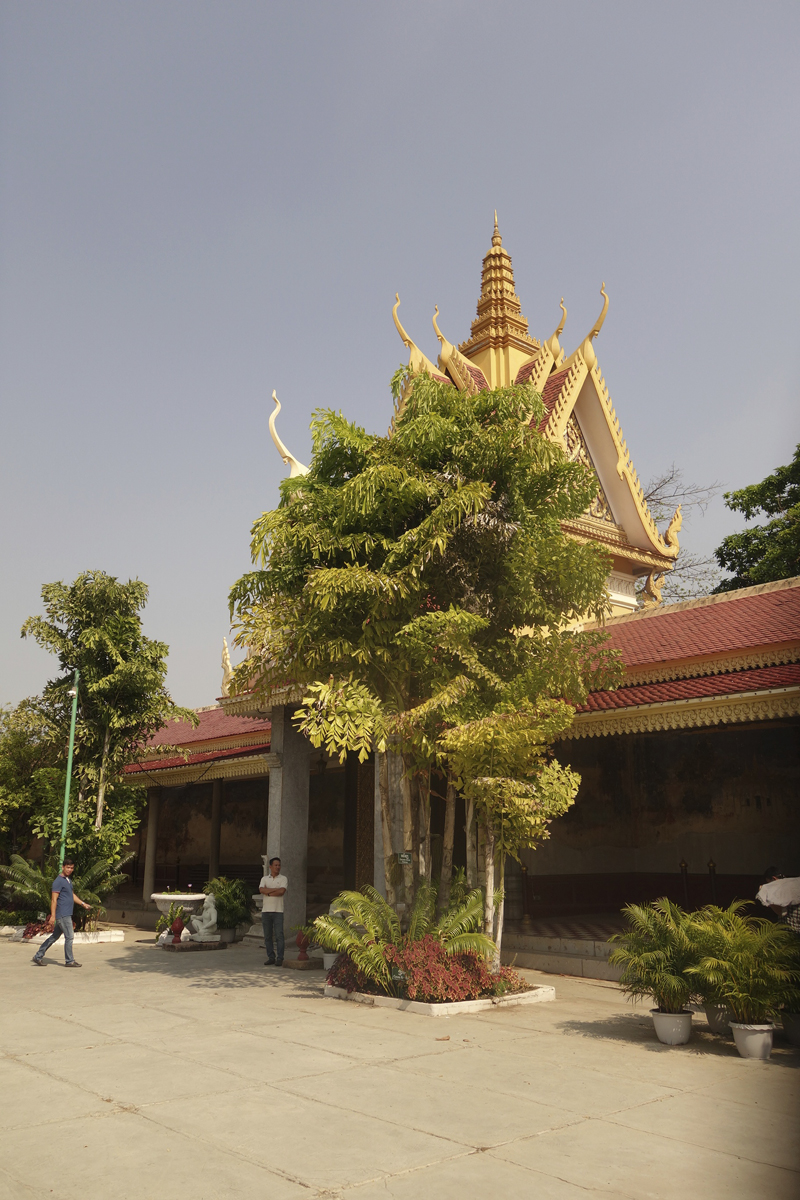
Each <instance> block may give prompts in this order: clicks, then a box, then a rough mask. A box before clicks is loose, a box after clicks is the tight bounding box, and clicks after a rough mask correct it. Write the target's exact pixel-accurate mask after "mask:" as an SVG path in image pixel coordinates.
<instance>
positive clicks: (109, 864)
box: [0, 854, 130, 912]
mask: <svg viewBox="0 0 800 1200" xmlns="http://www.w3.org/2000/svg"><path fill="white" fill-rule="evenodd" d="M129 858H130V856H128V858H124V859H120V860H119V861H117V862H114V861H113V860H112V859H109V858H97V859H95V860H94V861H93V862H90V863H89V864H88V865H87V866H86V867H84V868H83V869H82V870H81V873H80V875H78V874H77V873H76V874H74V875H73V876H72V886H73V887H74V889H75V891H76V892H77V893H78V895H79V896H80V898H81V900H85V901H86V903H87V904H91V906H92V908H100V907H101V905H102V902H103V900H105V898H106V896H110V895H111V893H112V892H115V891H116V890H117V888H119V887H120V886H121V885H122V884H123V883H125V881H126V880H127V878H128V876H127V875H123V874H121V873H120V872H119V870H118V868H119V867H121V866H124V865H125V863H126V862H127V861H128V859H129ZM57 874H58V862H57V860H55V859H48V860H47V861H46V862H45V863H44V864H43V865H41V866H39V865H37V864H36V863H34V862H32V861H30V860H29V859H25V858H23V857H22V855H20V854H12V855H11V862H10V863H9V864H8V865H7V866H4V865H0V878H3V879H4V880H5V883H4V884H3V891H4V893H5V894H6V895H7V896H8V897H10V898H11V899H12V900H14V901H15V902H17V903H18V904H20V905H21V906H22V907H24V908H35V909H36V910H37V911H39V912H49V911H50V895H51V890H52V885H53V880H54V879H55V877H56V875H57Z"/></svg>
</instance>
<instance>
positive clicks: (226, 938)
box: [219, 929, 236, 942]
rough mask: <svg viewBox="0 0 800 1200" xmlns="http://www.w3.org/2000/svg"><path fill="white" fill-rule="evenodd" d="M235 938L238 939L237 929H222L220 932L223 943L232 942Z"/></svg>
mask: <svg viewBox="0 0 800 1200" xmlns="http://www.w3.org/2000/svg"><path fill="white" fill-rule="evenodd" d="M235 937H236V930H235V929H220V930H219V940H220V941H221V942H232V941H233V940H234V938H235Z"/></svg>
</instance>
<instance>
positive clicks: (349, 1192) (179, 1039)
mask: <svg viewBox="0 0 800 1200" xmlns="http://www.w3.org/2000/svg"><path fill="white" fill-rule="evenodd" d="M145 936H146V935H145V934H144V933H142V932H137V931H131V930H128V931H127V932H126V941H125V943H124V945H119V944H108V945H99V946H86V947H80V948H78V947H77V946H76V953H77V957H78V958H79V960H80V961H82V962H83V964H84V966H83V969H82V970H81V971H71V972H70V973H69V974H68V975H65V974H64V970H63V950H59V948H58V947H55V948H54V951H51V952H50V955H49V956H48V957H49V960H50V961H49V965H48V966H47V968H46V969H38V970H37V969H36V968H35V967H33V966H31V962H30V959H31V949H30V947H28V946H23V945H19V944H17V945H13V944H9V943H8V942H4V943H2V944H0V981H1V982H0V1003H1V1004H2V1009H1V1010H0V1011H2V1044H1V1045H0V1050H2V1060H0V1070H1V1071H2V1080H1V1082H0V1121H1V1122H2V1132H3V1150H2V1156H0V1197H2V1198H3V1200H6V1198H8V1197H13V1198H14V1200H18V1198H19V1200H22V1198H23V1197H24V1198H30V1200H33V1198H38V1197H49V1196H59V1197H61V1198H64V1200H71V1198H72V1197H75V1198H76V1200H77V1198H80V1200H106V1198H109V1200H110V1198H112V1197H113V1200H151V1198H152V1200H173V1198H174V1200H177V1198H179V1197H180V1198H181V1200H189V1198H191V1200H228V1198H229V1197H230V1198H233V1197H236V1198H237V1200H251V1198H252V1200H256V1198H258V1200H265V1198H268V1200H283V1198H284V1197H286V1198H287V1200H292V1198H294V1197H297V1198H298V1200H299V1198H301V1197H303V1198H308V1197H315V1196H326V1197H342V1198H345V1197H346V1198H347V1200H377V1198H378V1197H382V1198H387V1197H396V1198H397V1200H411V1198H412V1197H436V1198H441V1200H450V1198H451V1197H452V1198H456V1197H458V1198H459V1200H461V1198H463V1197H464V1196H472V1195H474V1196H481V1197H486V1198H487V1200H494V1197H503V1198H504V1200H523V1198H524V1200H531V1198H532V1197H535V1198H536V1200H550V1198H552V1200H579V1198H582V1200H587V1197H593V1196H598V1197H599V1196H602V1197H606V1198H608V1197H630V1198H635V1200H645V1198H646V1200H673V1198H675V1200H677V1198H680V1200H685V1197H687V1196H698V1197H703V1200H736V1198H739V1197H741V1198H743V1200H745V1198H746V1200H750V1198H755V1197H758V1198H759V1200H760V1198H762V1197H767V1196H768V1197H769V1198H770V1200H796V1198H797V1196H798V1195H799V1194H800V1138H798V1112H799V1111H800V1106H798V1093H800V1071H798V1068H799V1067H800V1050H796V1049H793V1048H792V1047H790V1046H789V1045H788V1043H787V1042H785V1041H784V1040H783V1039H782V1038H779V1039H777V1040H776V1051H775V1053H774V1056H773V1059H772V1061H771V1062H769V1063H753V1062H745V1061H743V1060H742V1059H740V1058H739V1057H738V1055H737V1053H736V1050H735V1048H734V1046H733V1044H732V1042H730V1041H728V1042H725V1041H722V1040H720V1039H718V1038H714V1037H712V1036H711V1035H710V1034H709V1033H707V1032H706V1031H705V1020H704V1018H703V1017H700V1018H698V1019H697V1020H696V1025H697V1027H698V1028H697V1029H696V1031H695V1033H694V1035H693V1039H692V1042H691V1043H690V1044H689V1045H688V1046H685V1047H679V1048H667V1047H663V1046H660V1045H659V1044H658V1042H656V1040H655V1037H654V1034H653V1030H652V1024H651V1021H650V1018H649V1016H648V1015H647V1012H646V1010H645V1009H644V1007H641V1008H638V1009H632V1008H631V1006H630V1005H626V1003H625V1002H624V1001H623V999H622V997H621V996H620V994H619V992H618V990H617V988H616V986H615V985H614V984H612V983H602V982H593V981H588V980H582V979H572V978H567V977H562V976H549V975H542V974H538V973H536V972H532V971H531V972H526V974H527V975H529V977H530V978H531V980H535V981H539V982H548V983H552V984H554V985H555V987H556V992H557V999H556V1001H555V1002H554V1003H550V1004H542V1005H532V1006H529V1007H524V1008H517V1009H513V1008H512V1009H505V1010H498V1011H496V1012H489V1013H482V1014H476V1015H473V1016H468V1017H465V1016H461V1017H452V1018H447V1019H445V1018H438V1019H431V1018H425V1017H420V1016H413V1015H411V1014H408V1013H402V1012H394V1011H389V1010H386V1009H378V1008H369V1007H363V1006H361V1005H357V1004H352V1003H342V1002H337V1001H332V1000H323V999H322V996H321V985H322V972H321V971H320V972H309V973H305V974H301V973H299V972H293V971H289V970H275V969H271V970H270V969H267V968H265V967H264V966H263V965H262V964H263V957H264V956H263V952H261V951H259V949H258V947H257V946H254V945H250V944H242V945H238V946H235V947H231V948H229V949H228V950H226V951H223V952H220V953H216V954H214V953H211V954H208V953H207V954H198V955H183V956H182V955H172V954H167V953H164V952H163V951H161V950H157V949H156V948H154V946H153V945H152V944H145V943H142V942H138V941H137V940H136V939H137V938H144V937H145Z"/></svg>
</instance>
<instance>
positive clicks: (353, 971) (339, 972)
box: [328, 954, 379, 996]
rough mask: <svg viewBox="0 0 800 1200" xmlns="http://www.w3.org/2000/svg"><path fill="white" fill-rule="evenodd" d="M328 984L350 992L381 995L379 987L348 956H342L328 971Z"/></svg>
mask: <svg viewBox="0 0 800 1200" xmlns="http://www.w3.org/2000/svg"><path fill="white" fill-rule="evenodd" d="M328 983H329V984H330V986H331V987H340V988H345V990H346V991H348V992H366V993H367V994H368V995H370V996H377V995H378V994H379V988H378V987H377V985H376V984H375V983H373V981H372V980H371V979H370V978H369V977H368V976H367V975H365V974H364V972H363V971H361V970H359V968H358V967H357V966H356V964H355V963H354V962H353V960H352V959H351V958H350V957H349V956H348V955H347V954H340V955H339V957H338V958H337V959H336V962H335V963H334V964H333V966H332V967H331V969H330V971H328Z"/></svg>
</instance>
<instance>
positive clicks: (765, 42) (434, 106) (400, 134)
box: [0, 0, 800, 705]
mask: <svg viewBox="0 0 800 1200" xmlns="http://www.w3.org/2000/svg"><path fill="white" fill-rule="evenodd" d="M0 12H1V13H2V28H0V36H1V42H2V49H1V50H0V53H1V54H2V63H0V79H1V82H0V108H1V109H2V115H1V117H0V121H1V125H0V137H1V138H2V144H1V146H0V150H1V151H2V161H3V164H4V169H3V173H2V191H1V192H0V206H1V207H0V228H1V230H2V262H1V263H0V266H1V268H2V293H1V299H2V313H1V314H0V316H1V320H2V379H1V381H0V382H1V384H2V408H3V420H2V460H1V463H0V469H1V470H2V491H3V508H2V549H1V551H0V554H1V556H2V557H1V558H0V561H1V562H2V590H1V591H0V702H3V701H5V702H15V701H17V700H19V699H20V698H21V697H22V696H24V695H28V694H31V693H33V692H35V691H38V690H39V688H40V687H41V686H42V684H43V683H44V682H45V680H46V679H47V677H48V675H49V674H50V673H52V661H51V660H50V659H49V658H48V656H46V655H45V654H43V653H42V652H40V651H39V650H38V649H37V647H35V646H34V645H32V644H31V643H29V642H27V641H21V640H20V638H19V627H20V625H21V624H22V621H23V620H24V618H25V617H26V616H28V615H29V614H31V613H34V612H38V611H40V600H39V589H40V587H41V585H42V583H45V582H48V581H52V580H56V579H64V580H70V579H72V578H74V577H75V575H77V574H78V573H79V572H80V571H81V570H86V569H89V568H92V569H97V568H100V569H103V570H106V571H108V572H111V573H113V574H116V575H119V576H122V577H124V578H128V577H129V576H138V577H139V578H141V579H143V580H145V581H146V582H147V583H148V584H149V585H150V603H149V605H148V608H147V611H146V628H147V631H148V633H150V634H151V636H155V637H159V638H163V639H164V640H166V641H167V642H168V643H169V644H170V646H171V653H170V673H169V683H170V685H171V688H172V691H173V694H174V696H175V698H176V700H178V701H180V702H182V703H186V704H196V705H199V704H207V703H211V702H213V699H214V697H215V696H216V695H217V694H218V690H219V682H220V669H219V658H220V648H221V641H222V636H223V634H225V633H226V632H227V629H228V616H227V604H226V597H227V593H228V589H229V586H230V584H231V583H232V582H233V580H234V579H235V578H236V577H237V576H238V575H239V574H240V573H241V572H242V571H243V570H245V569H246V568H247V566H248V562H249V559H248V543H249V529H250V525H251V523H252V521H253V519H254V518H255V516H256V515H257V514H258V513H260V512H261V511H262V510H263V509H266V508H271V507H273V506H274V504H275V502H276V500H277V496H278V491H277V485H278V481H279V479H280V478H281V476H282V473H283V471H284V467H283V464H282V463H281V461H280V459H279V458H278V457H277V455H276V453H275V450H274V448H273V446H272V443H271V441H270V439H269V434H268V429H267V419H268V416H269V412H270V408H271V403H270V401H269V397H270V393H271V392H272V389H273V387H275V388H277V390H278V394H279V396H280V397H281V401H282V403H283V406H284V411H283V413H282V414H281V418H280V423H279V428H280V430H281V432H282V435H283V437H284V440H285V441H286V443H287V444H288V445H289V447H290V448H291V449H292V451H293V452H294V453H295V454H296V455H297V456H298V457H299V458H300V459H307V457H308V455H309V444H310V438H309V433H308V423H309V419H310V415H311V413H312V411H313V410H314V409H315V408H316V407H317V406H320V405H332V406H335V407H337V408H338V407H341V408H342V409H343V410H344V412H345V413H346V414H347V415H348V416H350V417H353V418H355V419H357V420H359V421H361V422H363V423H364V424H365V425H366V426H367V428H369V429H373V430H379V431H384V430H385V428H386V426H387V424H388V420H389V416H390V400H389V395H388V379H389V376H390V374H391V373H392V371H393V370H394V368H395V367H396V366H397V365H398V363H399V362H400V361H401V360H404V358H405V352H404V349H403V347H402V345H401V343H400V341H399V339H398V337H397V334H396V332H395V329H394V326H393V324H392V319H391V306H392V302H393V300H394V293H395V291H399V292H400V295H401V297H402V301H403V307H402V310H401V312H402V317H403V321H404V323H405V325H406V327H407V329H408V330H409V332H410V333H411V335H412V336H413V337H414V338H415V340H416V341H417V342H418V344H419V345H420V347H421V349H423V350H424V351H425V352H426V353H427V354H428V355H429V356H431V357H435V353H436V351H437V349H438V346H437V343H436V339H435V335H434V333H433V329H432V327H431V314H432V311H433V306H434V304H435V303H438V305H439V307H440V310H441V317H440V322H441V327H442V330H443V331H444V332H445V334H446V335H447V336H448V337H449V338H450V340H451V341H454V342H457V341H460V340H462V339H463V338H465V337H467V336H468V332H469V324H470V321H471V319H472V317H473V316H474V311H475V303H476V300H477V297H478V292H479V285H480V265H481V259H482V256H483V255H484V254H485V253H486V251H487V249H488V248H489V244H490V236H491V228H492V212H493V210H494V209H495V208H497V209H498V212H499V217H500V228H501V232H502V234H503V238H504V243H505V245H506V246H507V248H508V249H509V251H510V252H511V254H512V257H513V263H514V269H515V272H516V281H517V290H518V292H519V295H520V297H521V300H522V308H523V312H524V313H525V315H526V316H527V317H528V319H529V321H530V324H531V332H532V333H533V334H534V335H535V336H539V337H542V336H549V334H550V333H552V331H553V329H554V327H555V325H556V322H557V319H558V316H559V307H558V302H559V298H560V297H561V296H562V295H563V296H564V297H565V300H566V304H567V307H568V309H569V318H568V321H567V327H566V331H565V336H564V338H563V339H562V341H563V342H564V344H565V345H566V348H567V350H568V352H569V351H571V350H572V349H573V348H574V346H575V345H576V344H577V343H578V342H580V341H581V340H582V339H583V338H584V337H585V335H586V333H587V332H588V330H589V328H590V327H591V325H592V323H593V322H594V320H595V318H596V316H597V314H598V312H599V300H600V298H599V287H600V283H601V281H602V280H605V282H606V287H607V290H608V293H609V296H610V298H611V304H610V310H609V314H608V319H607V320H606V323H605V326H604V328H603V331H602V333H601V335H600V337H599V339H598V341H597V342H596V346H597V353H598V358H599V361H600V366H601V369H602V371H603V373H604V375H605V377H606V380H607V383H608V385H609V388H610V391H611V396H612V399H613V401H614V403H615V405H616V408H617V412H618V415H619V417H620V420H621V422H622V427H623V430H624V432H625V434H626V437H627V439H628V444H629V446H630V448H631V451H632V453H633V457H634V462H635V464H636V466H637V469H638V471H639V474H640V475H641V476H642V478H643V479H644V480H647V478H648V477H649V476H651V475H652V474H653V473H655V472H658V471H660V470H661V469H663V468H665V467H667V466H669V464H670V463H671V462H673V461H675V462H677V463H678V464H679V465H681V466H682V467H684V468H685V470H686V472H687V474H688V476H690V477H691V478H693V479H696V480H698V481H700V482H710V481H711V480H713V479H717V478H718V479H720V480H721V481H722V483H723V484H724V486H725V487H727V488H735V487H740V486H742V485H744V484H746V483H750V482H753V481H755V480H757V479H760V478H761V477H762V476H763V475H765V474H766V473H767V472H768V471H770V470H772V469H774V467H776V466H777V465H778V464H780V463H782V462H786V461H788V459H789V458H790V456H791V453H792V449H793V446H794V444H795V443H796V442H797V441H798V439H799V438H800V405H799V404H798V384H797V378H798V363H797V360H798V354H799V353H800V338H799V337H798V329H800V290H799V289H798V266H799V265H800V264H799V263H798V258H799V257H800V255H799V254H798V247H799V242H800V239H799V238H798V212H799V211H800V208H799V206H798V200H799V199H800V197H799V196H798V191H799V190H800V189H799V188H798V181H799V179H800V153H799V149H800V148H799V147H798V131H799V130H800V111H799V110H800V104H799V103H798V100H799V99H800V70H798V61H799V57H800V36H799V35H800V6H798V4H797V3H796V2H792V3H758V4H756V3H750V4H737V3H731V2H729V0H726V2H725V3H720V4H716V3H702V2H701V3H698V2H697V0H693V2H692V3H686V4H682V3H674V2H671V3H668V4H652V3H601V4H598V3H596V2H593V3H561V4H555V3H551V4H537V3H531V2H528V3H504V2H498V0H494V2H493V3H491V4H487V3H475V2H472V0H463V2H459V0H425V2H424V3H404V2H402V0H396V2H395V3H393V4H388V3H375V2H374V0H369V2H360V0H359V2H342V3H337V2H335V0H328V2H327V3H322V2H311V3H309V2H306V3H303V4H299V3H265V2H263V0H262V2H259V3H250V2H246V0H228V2H226V3H224V4H220V3H216V2H215V3H205V2H204V0H183V2H182V0H170V2H169V3H163V0H158V2H157V3H156V2H151V0H136V3H127V4H122V3H110V2H109V0H102V2H94V3H75V2H71V0H58V2H52V0H37V3H35V4H33V3H23V4H21V3H18V2H16V0H14V2H10V3H9V2H6V3H3V4H2V6H0ZM735 524H736V521H735V519H734V517H733V515H732V514H730V513H728V512H727V510H726V509H725V508H724V507H723V504H722V501H721V500H719V501H718V502H716V503H715V504H714V505H713V506H712V507H711V508H710V509H709V511H708V513H707V515H706V516H705V518H703V519H702V520H698V519H696V520H694V521H693V522H692V523H691V524H689V525H685V526H684V536H683V539H682V540H683V543H684V545H686V546H688V547H690V548H694V549H699V550H709V549H711V548H712V547H713V546H715V545H716V544H717V543H718V542H719V540H720V538H721V537H722V536H723V535H724V534H725V533H727V532H729V531H730V530H731V529H732V528H734V527H735Z"/></svg>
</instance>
